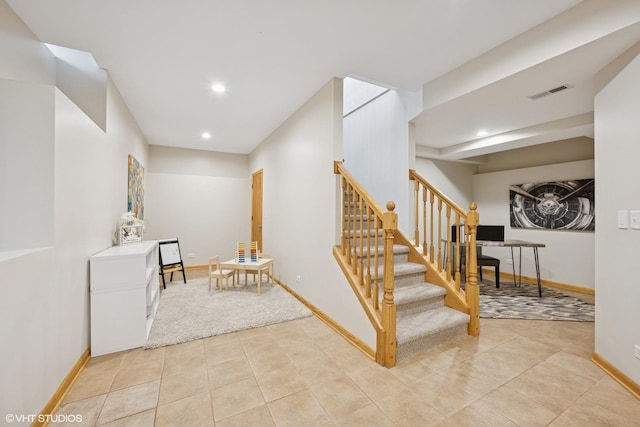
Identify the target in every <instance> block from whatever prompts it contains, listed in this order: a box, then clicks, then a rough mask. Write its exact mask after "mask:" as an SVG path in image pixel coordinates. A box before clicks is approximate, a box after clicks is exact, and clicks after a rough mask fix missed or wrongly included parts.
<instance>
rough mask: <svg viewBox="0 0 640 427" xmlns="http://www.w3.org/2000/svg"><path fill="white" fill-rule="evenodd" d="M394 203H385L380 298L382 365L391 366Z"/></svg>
mask: <svg viewBox="0 0 640 427" xmlns="http://www.w3.org/2000/svg"><path fill="white" fill-rule="evenodd" d="M395 207H396V205H395V203H393V202H388V203H387V212H385V214H384V218H383V224H382V227H383V229H384V273H383V274H384V275H383V279H382V280H383V292H384V297H383V300H382V326H383V329H384V331H385V336H384V343H383V348H384V349H385V354H384V366H386V367H387V368H392V367H394V366H395V365H396V305H395V302H394V299H393V290H394V271H393V239H394V235H395V230H396V229H397V227H398V215H397V214H396V213H394V212H393V210H394V209H395Z"/></svg>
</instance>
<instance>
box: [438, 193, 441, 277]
mask: <svg viewBox="0 0 640 427" xmlns="http://www.w3.org/2000/svg"><path fill="white" fill-rule="evenodd" d="M438 269H439V270H440V271H442V199H441V198H440V197H438Z"/></svg>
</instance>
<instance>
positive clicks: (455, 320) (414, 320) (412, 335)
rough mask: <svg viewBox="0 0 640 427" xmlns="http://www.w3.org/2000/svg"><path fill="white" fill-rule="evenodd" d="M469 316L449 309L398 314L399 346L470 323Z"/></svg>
mask: <svg viewBox="0 0 640 427" xmlns="http://www.w3.org/2000/svg"><path fill="white" fill-rule="evenodd" d="M469 319H470V317H469V315H468V314H465V313H462V312H460V311H457V310H453V309H451V308H449V307H441V308H437V309H434V310H427V311H423V312H418V313H416V312H412V313H408V314H407V315H403V314H402V313H398V317H397V321H396V322H397V328H396V340H397V342H398V345H399V346H400V345H402V344H403V343H408V342H411V341H415V340H417V339H420V338H422V337H426V336H428V335H432V334H436V333H438V332H441V331H444V330H446V329H449V328H454V327H456V326H460V325H464V324H467V323H469Z"/></svg>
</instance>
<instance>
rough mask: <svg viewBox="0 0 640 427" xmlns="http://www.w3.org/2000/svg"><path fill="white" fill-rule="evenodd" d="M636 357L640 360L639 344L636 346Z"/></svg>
mask: <svg viewBox="0 0 640 427" xmlns="http://www.w3.org/2000/svg"><path fill="white" fill-rule="evenodd" d="M635 355H636V359H640V345H638V344H636V351H635Z"/></svg>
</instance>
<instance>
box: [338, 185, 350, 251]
mask: <svg viewBox="0 0 640 427" xmlns="http://www.w3.org/2000/svg"><path fill="white" fill-rule="evenodd" d="M340 183H341V184H342V230H341V231H342V233H341V236H342V242H341V249H342V256H344V255H346V253H347V252H346V251H347V215H348V214H349V213H348V211H347V207H346V206H345V203H347V191H349V190H348V187H347V180H346V179H345V178H344V176H343V177H342V179H341V180H340Z"/></svg>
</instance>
